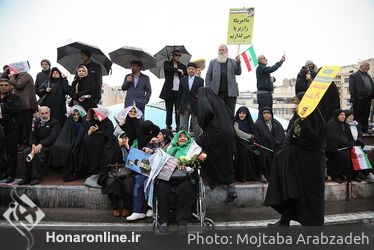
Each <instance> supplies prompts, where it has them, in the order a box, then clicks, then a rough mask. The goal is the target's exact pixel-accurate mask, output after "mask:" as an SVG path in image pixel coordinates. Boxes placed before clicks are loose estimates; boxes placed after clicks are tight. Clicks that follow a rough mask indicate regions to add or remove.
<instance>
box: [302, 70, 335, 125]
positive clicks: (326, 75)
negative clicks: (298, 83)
mask: <svg viewBox="0 0 374 250" xmlns="http://www.w3.org/2000/svg"><path fill="white" fill-rule="evenodd" d="M340 68H341V66H324V67H323V68H322V69H321V70H320V71H319V73H318V75H317V76H316V77H315V78H314V80H313V82H312V83H311V84H310V86H309V88H308V90H307V91H306V93H305V95H304V97H303V99H302V100H301V102H300V104H299V108H298V110H297V113H298V115H299V116H300V117H301V118H306V117H308V115H310V114H311V113H312V112H313V111H314V110H315V109H316V107H317V105H318V103H319V102H320V101H321V99H322V97H323V95H324V94H325V93H326V90H327V89H328V88H329V86H330V84H331V82H332V81H333V80H334V79H335V77H336V75H337V74H338V73H339V72H340Z"/></svg>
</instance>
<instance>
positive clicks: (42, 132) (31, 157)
mask: <svg viewBox="0 0 374 250" xmlns="http://www.w3.org/2000/svg"><path fill="white" fill-rule="evenodd" d="M38 115H39V118H38V119H36V121H35V123H34V130H33V131H32V135H31V146H29V147H27V148H26V149H25V150H24V151H23V159H24V162H25V164H26V166H25V168H26V174H25V176H24V178H23V179H22V180H21V181H20V182H19V183H18V185H26V184H29V183H30V185H36V184H39V183H40V182H41V180H42V173H41V165H42V163H43V162H45V161H47V158H48V152H49V150H48V148H49V146H51V145H52V144H53V142H54V141H55V140H56V138H57V136H58V134H59V132H60V125H59V121H58V120H56V119H55V118H51V112H50V109H49V108H48V107H46V106H42V107H40V108H39V113H38Z"/></svg>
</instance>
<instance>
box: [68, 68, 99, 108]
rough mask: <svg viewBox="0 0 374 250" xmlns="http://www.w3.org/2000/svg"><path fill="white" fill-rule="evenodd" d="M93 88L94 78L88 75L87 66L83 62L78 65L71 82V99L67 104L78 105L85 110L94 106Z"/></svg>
mask: <svg viewBox="0 0 374 250" xmlns="http://www.w3.org/2000/svg"><path fill="white" fill-rule="evenodd" d="M95 89H96V86H95V80H94V79H93V78H92V77H91V76H89V74H88V69H87V67H86V66H84V65H83V64H81V65H79V66H78V69H77V74H76V76H75V79H74V81H73V83H72V84H71V89H70V96H71V101H70V103H69V106H70V107H72V106H73V105H80V106H82V107H83V108H84V110H86V112H87V111H88V110H89V109H90V108H96V107H97V105H96V103H97V102H96V101H97V100H95V97H94V96H93V95H94V93H95Z"/></svg>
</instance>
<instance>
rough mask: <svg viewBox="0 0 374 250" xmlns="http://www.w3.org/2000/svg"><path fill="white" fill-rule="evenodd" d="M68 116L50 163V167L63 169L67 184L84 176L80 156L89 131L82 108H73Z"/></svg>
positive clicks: (52, 151)
mask: <svg viewBox="0 0 374 250" xmlns="http://www.w3.org/2000/svg"><path fill="white" fill-rule="evenodd" d="M68 114H70V115H69V117H68V118H67V120H66V122H65V124H64V126H63V127H62V129H61V132H60V134H59V135H58V137H57V139H56V141H55V142H54V143H53V145H52V147H51V149H50V155H49V163H48V164H49V166H50V167H63V177H62V178H63V180H64V181H66V182H68V181H74V180H76V179H77V178H79V177H80V176H82V169H80V166H81V164H80V159H79V154H80V152H81V148H82V144H83V138H84V137H85V134H86V133H87V129H88V127H87V126H88V124H87V122H86V120H85V119H86V112H85V111H84V109H83V108H82V107H81V106H79V105H76V106H73V107H72V108H71V110H70V111H69V113H68Z"/></svg>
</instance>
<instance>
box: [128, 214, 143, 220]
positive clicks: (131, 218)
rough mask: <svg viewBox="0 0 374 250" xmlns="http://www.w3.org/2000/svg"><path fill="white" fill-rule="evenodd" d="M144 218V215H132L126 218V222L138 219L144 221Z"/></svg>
mask: <svg viewBox="0 0 374 250" xmlns="http://www.w3.org/2000/svg"><path fill="white" fill-rule="evenodd" d="M144 218H145V213H132V215H130V216H129V217H127V218H126V220H128V221H134V220H139V219H144Z"/></svg>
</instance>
